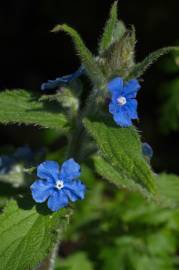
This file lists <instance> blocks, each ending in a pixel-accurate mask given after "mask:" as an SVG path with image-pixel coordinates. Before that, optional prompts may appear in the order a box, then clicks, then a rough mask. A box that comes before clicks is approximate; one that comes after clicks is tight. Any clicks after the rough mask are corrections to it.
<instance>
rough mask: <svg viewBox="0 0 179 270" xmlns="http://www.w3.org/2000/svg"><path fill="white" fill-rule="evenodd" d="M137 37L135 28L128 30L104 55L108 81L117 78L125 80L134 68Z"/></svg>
mask: <svg viewBox="0 0 179 270" xmlns="http://www.w3.org/2000/svg"><path fill="white" fill-rule="evenodd" d="M135 45H136V35H135V28H134V27H132V29H131V30H128V31H127V30H126V31H125V33H123V36H122V37H121V38H120V39H118V40H116V41H114V42H113V43H112V44H111V46H110V47H109V49H108V50H106V52H105V53H104V60H103V61H104V63H103V66H104V69H105V71H106V76H107V77H108V79H110V78H113V77H115V76H120V77H123V78H125V77H126V76H127V75H128V72H129V71H130V69H131V68H132V67H133V66H134V63H135V61H134V57H135Z"/></svg>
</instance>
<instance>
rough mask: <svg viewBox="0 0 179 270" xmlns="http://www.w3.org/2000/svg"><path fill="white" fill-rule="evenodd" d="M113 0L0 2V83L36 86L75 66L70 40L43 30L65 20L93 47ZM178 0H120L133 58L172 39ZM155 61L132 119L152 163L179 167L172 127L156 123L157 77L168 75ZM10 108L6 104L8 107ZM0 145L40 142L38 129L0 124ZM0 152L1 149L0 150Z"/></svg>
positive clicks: (170, 168) (35, 144) (177, 36)
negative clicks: (164, 129)
mask: <svg viewBox="0 0 179 270" xmlns="http://www.w3.org/2000/svg"><path fill="white" fill-rule="evenodd" d="M112 2H113V1H109V0H106V1H105V0H98V1H91V0H90V1H89V0H85V1H84V0H83V1H82V0H77V1H70V0H65V1H63V0H61V1H59V0H51V1H47V0H43V1H42V0H39V1H35V0H31V1H29V0H27V1H22V0H16V1H11V2H10V3H8V2H2V3H1V4H0V36H1V43H0V59H1V72H0V88H1V89H2V90H3V89H11V88H24V89H28V90H33V91H39V92H40V85H41V83H42V82H44V81H46V80H48V79H55V78H56V77H58V76H60V75H63V74H68V73H71V72H73V71H75V69H76V68H77V67H78V66H79V60H78V58H77V57H76V55H75V53H74V50H73V45H72V43H71V41H70V39H69V37H67V36H65V35H64V34H63V33H59V34H52V33H50V32H49V30H50V29H52V28H53V27H54V26H55V25H56V24H58V23H64V22H65V23H67V24H70V25H71V26H73V27H74V28H76V29H77V30H78V31H79V33H80V34H81V35H82V37H83V39H84V40H85V42H86V44H87V46H88V47H89V49H91V50H92V52H93V53H94V54H95V53H96V47H97V46H96V45H97V42H98V39H99V36H100V34H101V33H102V28H103V26H104V22H105V20H106V18H107V17H108V13H109V8H110V6H111V4H112ZM178 8H179V4H178V0H170V1H168V0H166V1H162V0H161V1H160V0H157V1H156V0H150V1H139V0H133V1H130V0H120V1H119V16H120V18H121V19H122V20H123V21H124V22H125V23H126V24H127V25H128V26H130V25H131V24H134V25H135V27H136V31H137V39H138V43H137V53H136V58H137V60H141V59H142V58H143V57H145V56H146V55H147V54H148V53H149V52H151V51H153V50H155V49H158V48H160V47H164V46H168V45H175V44H176V42H177V39H179V34H178V33H177V26H178ZM161 66H162V65H160V63H159V64H156V65H155V66H153V68H152V69H150V70H149V71H148V72H147V73H146V74H145V75H144V77H143V79H144V83H142V84H143V87H142V90H141V92H140V94H139V102H140V105H139V116H140V122H139V124H138V126H139V128H140V130H142V137H143V141H147V142H149V143H150V144H151V145H152V147H153V148H154V153H155V156H154V159H153V165H154V168H155V170H156V171H161V170H163V169H165V170H167V171H168V172H175V173H179V167H178V149H179V140H178V133H177V132H171V133H170V134H169V135H164V134H162V133H161V131H160V129H159V127H158V120H159V107H160V96H159V91H158V90H159V88H160V84H161V83H162V82H167V81H169V80H170V79H172V75H168V76H166V73H164V72H163V71H162V67H161ZM9 109H10V108H9ZM0 134H1V142H0V144H1V147H2V146H5V145H9V144H12V145H14V146H20V145H23V144H29V145H30V146H31V147H33V148H36V147H39V146H41V145H42V144H43V140H41V136H42V131H40V130H39V129H37V128H32V127H28V128H27V127H26V128H22V127H4V126H0ZM1 152H2V151H1Z"/></svg>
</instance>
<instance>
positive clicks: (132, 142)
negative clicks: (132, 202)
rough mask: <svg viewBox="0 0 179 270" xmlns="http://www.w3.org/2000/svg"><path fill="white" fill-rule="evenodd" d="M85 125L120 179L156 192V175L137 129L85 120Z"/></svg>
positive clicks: (108, 122)
mask: <svg viewBox="0 0 179 270" xmlns="http://www.w3.org/2000/svg"><path fill="white" fill-rule="evenodd" d="M84 124H85V126H86V128H87V129H88V131H89V133H90V134H91V135H92V136H93V138H94V139H95V140H96V142H97V144H98V146H99V148H100V150H101V154H102V156H103V157H104V159H105V160H106V161H107V162H108V163H110V165H111V166H112V168H113V169H114V170H115V171H117V172H118V174H120V175H121V177H120V178H123V179H129V180H130V179H131V180H132V181H134V183H136V184H140V185H142V187H143V188H146V189H147V190H148V191H150V192H152V193H153V192H155V191H156V187H155V178H154V174H153V172H152V170H151V169H150V167H149V165H148V164H147V163H146V161H145V160H144V158H143V155H142V148H141V143H140V138H139V135H138V133H137V131H136V130H135V128H133V127H131V128H119V127H117V126H115V125H114V124H113V123H112V122H111V121H105V122H96V121H90V120H85V121H84ZM111 171H112V169H111ZM116 179H117V178H116ZM123 181H124V180H123ZM130 182H131V181H130ZM119 184H120V180H119ZM126 186H127V181H126Z"/></svg>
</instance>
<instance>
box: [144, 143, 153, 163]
mask: <svg viewBox="0 0 179 270" xmlns="http://www.w3.org/2000/svg"><path fill="white" fill-rule="evenodd" d="M142 152H143V155H144V156H145V157H147V158H148V159H149V160H150V159H151V158H152V157H153V149H152V147H151V146H150V145H149V144H148V143H143V144H142Z"/></svg>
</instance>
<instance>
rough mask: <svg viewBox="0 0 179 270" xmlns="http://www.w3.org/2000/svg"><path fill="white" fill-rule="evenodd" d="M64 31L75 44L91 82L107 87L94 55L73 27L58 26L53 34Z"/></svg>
mask: <svg viewBox="0 0 179 270" xmlns="http://www.w3.org/2000/svg"><path fill="white" fill-rule="evenodd" d="M58 31H64V32H66V33H67V34H69V35H70V36H71V38H72V40H73V42H74V45H75V47H76V50H77V52H78V54H79V56H80V58H81V61H82V64H83V66H84V67H85V70H86V72H87V74H88V76H89V78H90V79H91V81H92V82H93V83H94V84H95V86H97V87H99V88H101V86H102V87H104V85H105V78H104V76H103V73H102V71H101V70H100V68H99V67H98V65H97V63H96V60H95V58H94V57H93V55H92V53H91V52H90V51H89V50H88V48H87V47H86V46H85V44H84V42H83V40H82V39H81V37H80V35H79V34H78V32H77V31H76V30H75V29H73V28H72V27H70V26H68V25H66V24H63V25H57V26H56V27H55V28H54V29H53V30H52V32H58Z"/></svg>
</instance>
